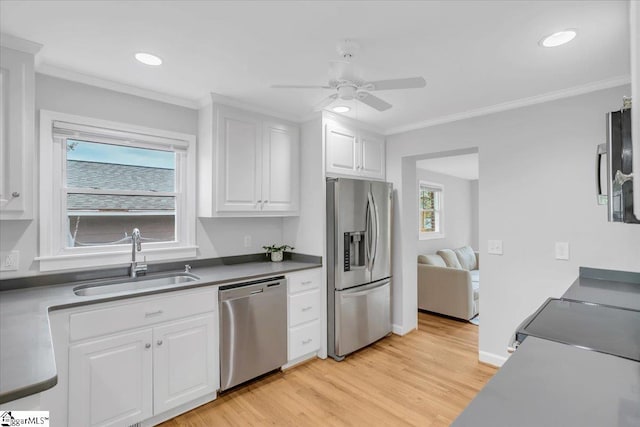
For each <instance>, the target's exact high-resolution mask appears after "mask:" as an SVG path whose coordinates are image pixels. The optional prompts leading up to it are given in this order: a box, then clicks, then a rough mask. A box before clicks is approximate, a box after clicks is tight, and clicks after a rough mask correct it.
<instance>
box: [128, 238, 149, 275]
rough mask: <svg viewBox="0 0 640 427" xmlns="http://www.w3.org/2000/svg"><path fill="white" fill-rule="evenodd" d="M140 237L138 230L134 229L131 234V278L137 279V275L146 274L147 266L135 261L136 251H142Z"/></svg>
mask: <svg viewBox="0 0 640 427" xmlns="http://www.w3.org/2000/svg"><path fill="white" fill-rule="evenodd" d="M141 240H142V235H141V234H140V230H138V229H137V228H134V229H133V231H132V232H131V273H130V276H131V277H132V278H134V279H135V278H136V277H138V275H139V274H145V273H146V272H147V264H145V263H144V262H137V261H136V251H138V252H141V251H142V242H141Z"/></svg>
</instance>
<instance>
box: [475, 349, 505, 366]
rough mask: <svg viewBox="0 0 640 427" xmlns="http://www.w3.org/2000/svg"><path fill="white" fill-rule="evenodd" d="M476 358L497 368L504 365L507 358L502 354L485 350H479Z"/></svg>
mask: <svg viewBox="0 0 640 427" xmlns="http://www.w3.org/2000/svg"><path fill="white" fill-rule="evenodd" d="M478 359H479V360H480V361H481V362H482V363H486V364H488V365H492V366H495V367H496V368H499V367H501V366H502V365H504V362H506V361H507V359H508V358H507V357H504V356H499V355H497V354H494V353H489V352H487V351H479V352H478Z"/></svg>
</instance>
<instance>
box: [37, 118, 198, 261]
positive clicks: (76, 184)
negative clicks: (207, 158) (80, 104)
mask: <svg viewBox="0 0 640 427" xmlns="http://www.w3.org/2000/svg"><path fill="white" fill-rule="evenodd" d="M194 143H195V138H194V137H193V136H190V135H182V134H174V133H171V132H166V131H161V130H154V129H147V128H139V127H134V126H132V125H127V124H119V123H113V122H104V121H99V120H96V119H90V118H83V117H77V116H68V115H64V114H60V113H52V112H46V111H43V112H41V174H42V176H41V218H42V219H41V254H40V257H39V258H38V259H39V261H40V269H41V270H45V271H46V270H56V269H64V268H75V267H85V266H91V265H108V264H119V263H123V262H127V261H128V260H129V258H130V256H131V232H132V230H133V229H134V228H138V229H140V232H141V234H142V246H143V254H145V255H146V256H148V257H149V259H148V260H154V259H172V258H184V257H189V256H195V254H196V253H195V245H194V243H195V188H194V187H195V185H194V184H195V172H194V169H195V168H194V163H195V159H194V158H193V151H194V148H195V147H194ZM57 195H59V197H56V196H57Z"/></svg>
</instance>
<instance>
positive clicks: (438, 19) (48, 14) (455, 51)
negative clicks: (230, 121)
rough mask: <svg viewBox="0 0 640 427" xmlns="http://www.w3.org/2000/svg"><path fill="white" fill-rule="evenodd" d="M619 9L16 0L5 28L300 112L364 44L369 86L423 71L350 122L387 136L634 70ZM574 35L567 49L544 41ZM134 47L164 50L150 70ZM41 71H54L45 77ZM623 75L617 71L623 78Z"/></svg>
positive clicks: (146, 78) (123, 76)
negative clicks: (351, 47) (342, 57)
mask: <svg viewBox="0 0 640 427" xmlns="http://www.w3.org/2000/svg"><path fill="white" fill-rule="evenodd" d="M628 8H629V4H628V2H627V1H608V0H607V1H406V2H405V1H342V2H327V1H296V2H293V1H256V2H242V1H228V2H226V1H224V2H223V1H85V2H79V1H11V0H2V2H0V29H1V31H2V32H3V33H7V34H10V35H13V36H17V37H21V38H25V39H28V40H31V41H35V42H38V43H41V44H43V45H44V48H43V49H42V51H41V52H40V54H39V58H38V60H39V64H40V65H39V67H40V68H39V69H40V70H41V71H43V72H51V70H53V69H55V68H58V69H64V70H69V71H73V72H76V73H82V74H85V75H89V76H95V77H99V78H103V79H106V80H110V81H115V82H118V83H122V84H126V85H130V86H135V87H140V88H144V89H148V90H152V91H156V92H161V93H164V94H169V95H173V96H175V97H180V98H184V99H187V100H191V101H193V102H194V105H195V102H196V101H198V100H201V99H203V98H204V97H206V96H207V94H208V93H209V92H215V93H218V94H221V95H223V96H226V97H230V98H233V99H235V100H237V101H238V102H242V103H247V104H251V105H255V106H258V107H264V108H267V109H270V110H274V111H279V112H282V113H284V114H286V115H288V116H291V117H292V118H303V117H305V116H308V115H309V113H310V112H311V110H312V108H313V106H314V105H316V104H317V103H318V102H319V101H320V100H322V99H323V98H324V97H326V96H327V95H329V94H331V93H332V92H331V91H330V90H322V89H313V90H294V89H272V88H270V87H269V86H270V85H271V84H326V82H327V79H328V74H327V72H328V61H329V60H335V59H338V55H337V53H336V43H337V41H338V40H340V39H344V38H350V39H353V40H355V41H357V42H358V43H359V44H360V45H361V50H360V52H359V55H358V57H356V59H355V60H356V61H357V63H358V64H359V65H360V66H361V67H362V69H363V70H364V73H363V76H362V77H363V78H364V79H366V80H379V79H390V78H401V77H410V76H420V75H422V76H424V77H425V79H426V80H427V87H426V88H423V89H413V90H399V91H385V92H377V95H379V96H380V97H381V98H383V99H385V100H386V101H388V102H390V103H391V104H393V108H392V109H390V110H388V111H385V112H377V111H375V110H373V109H371V108H370V107H368V106H365V105H363V104H359V105H358V108H357V109H354V110H352V112H350V113H348V114H346V115H348V116H351V117H353V118H356V119H359V120H362V121H365V122H368V123H370V124H374V125H376V126H378V127H379V128H381V129H385V130H386V131H387V132H389V131H393V130H394V129H400V128H403V127H405V128H406V127H408V126H411V125H412V124H416V123H421V122H425V121H429V120H433V119H436V118H439V117H443V116H449V115H453V114H458V113H461V112H465V111H470V110H476V109H481V108H484V107H487V106H494V105H497V104H501V103H505V102H511V101H514V100H519V99H522V98H529V97H533V96H537V95H540V94H544V93H549V92H556V91H562V90H564V89H567V88H574V87H577V86H581V85H587V84H592V83H593V82H601V81H605V80H616V78H617V81H620V80H621V78H622V80H624V78H625V76H627V75H628V74H629V28H628V27H629V25H628ZM565 28H577V30H578V36H577V38H576V39H575V40H574V41H573V42H571V43H570V44H568V45H565V46H562V47H559V48H555V49H544V48H541V47H539V46H538V44H537V42H538V40H539V39H540V38H541V37H542V36H544V35H547V34H550V33H552V32H555V31H558V30H561V29H565ZM138 51H145V52H151V53H154V54H157V55H159V56H161V57H162V58H163V59H164V64H163V65H162V66H161V67H159V68H151V67H148V66H144V65H142V64H139V63H137V62H136V61H135V60H134V59H133V54H134V53H135V52H138ZM47 70H48V71H47ZM621 76H622V77H621Z"/></svg>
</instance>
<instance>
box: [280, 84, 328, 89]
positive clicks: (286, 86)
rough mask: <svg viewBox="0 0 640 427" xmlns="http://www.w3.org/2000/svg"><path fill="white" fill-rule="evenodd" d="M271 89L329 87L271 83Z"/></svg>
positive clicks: (323, 87)
mask: <svg viewBox="0 0 640 427" xmlns="http://www.w3.org/2000/svg"><path fill="white" fill-rule="evenodd" d="M271 88H273V89H331V87H330V86H319V85H271Z"/></svg>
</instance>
